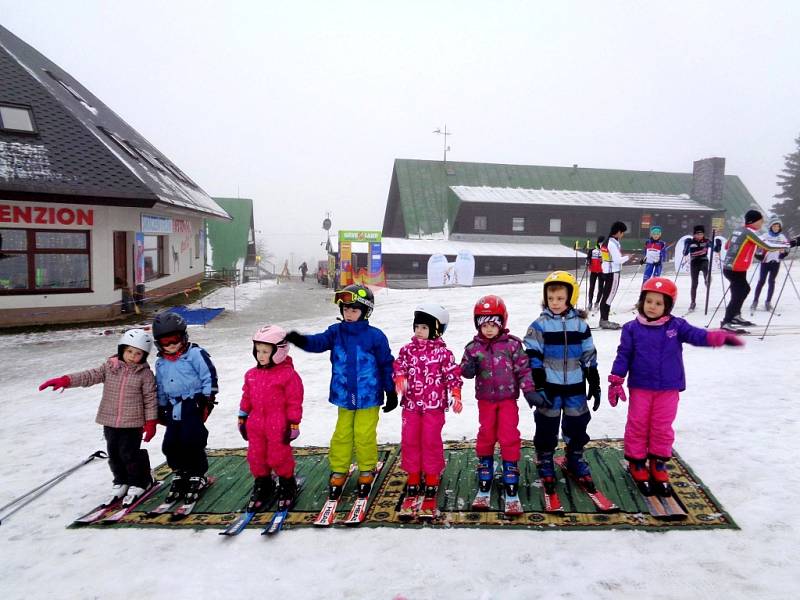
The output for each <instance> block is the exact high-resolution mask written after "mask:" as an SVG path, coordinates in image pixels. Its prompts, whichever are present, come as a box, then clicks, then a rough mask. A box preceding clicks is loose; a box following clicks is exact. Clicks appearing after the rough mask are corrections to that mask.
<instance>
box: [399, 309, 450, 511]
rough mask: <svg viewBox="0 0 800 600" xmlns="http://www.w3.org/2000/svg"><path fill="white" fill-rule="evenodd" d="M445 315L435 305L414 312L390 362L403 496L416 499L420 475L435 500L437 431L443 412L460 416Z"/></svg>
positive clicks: (440, 466) (439, 463) (439, 460)
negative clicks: (399, 410)
mask: <svg viewBox="0 0 800 600" xmlns="http://www.w3.org/2000/svg"><path fill="white" fill-rule="evenodd" d="M448 321H449V314H448V312H447V309H446V308H445V307H444V306H441V305H439V304H432V303H431V304H420V305H419V306H418V307H417V308H416V310H415V311H414V337H413V338H411V343H409V344H406V345H405V346H403V347H402V348H401V349H400V353H399V354H398V356H397V359H396V360H395V361H394V382H395V388H396V391H397V395H398V396H399V395H401V394H402V396H403V400H402V402H401V406H402V407H403V428H402V441H401V451H402V467H403V470H404V471H405V472H406V473H408V481H407V484H406V496H407V497H416V496H418V495H419V487H420V483H421V472H424V473H425V497H426V498H435V497H436V493H437V490H438V487H439V478H440V476H441V474H442V471H443V470H444V445H443V444H442V427H443V426H444V413H445V411H446V410H447V409H448V407H449V399H448V393H449V394H450V396H451V397H452V399H453V411H454V412H455V413H460V412H461V385H462V383H461V372H460V370H459V368H458V365H456V362H455V358H454V357H453V353H452V352H450V350H448V349H447V346H446V345H445V343H444V340H443V339H442V337H441V336H442V334H443V333H444V331H445V329H447V323H448Z"/></svg>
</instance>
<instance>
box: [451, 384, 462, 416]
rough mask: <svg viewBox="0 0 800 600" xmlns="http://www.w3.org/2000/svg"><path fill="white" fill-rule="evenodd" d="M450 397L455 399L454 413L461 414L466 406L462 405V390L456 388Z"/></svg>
mask: <svg viewBox="0 0 800 600" xmlns="http://www.w3.org/2000/svg"><path fill="white" fill-rule="evenodd" d="M450 395H451V396H452V397H453V412H454V413H456V414H459V413H460V412H461V409H462V408H464V405H463V404H461V388H455V389H454V390H453V391H452V392H450Z"/></svg>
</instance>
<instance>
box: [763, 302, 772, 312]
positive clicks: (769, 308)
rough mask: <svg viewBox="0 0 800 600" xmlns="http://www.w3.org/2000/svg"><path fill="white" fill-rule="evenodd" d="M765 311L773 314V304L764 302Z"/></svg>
mask: <svg viewBox="0 0 800 600" xmlns="http://www.w3.org/2000/svg"><path fill="white" fill-rule="evenodd" d="M764 310H765V311H767V312H772V302H770V301H769V300H767V301H766V302H764Z"/></svg>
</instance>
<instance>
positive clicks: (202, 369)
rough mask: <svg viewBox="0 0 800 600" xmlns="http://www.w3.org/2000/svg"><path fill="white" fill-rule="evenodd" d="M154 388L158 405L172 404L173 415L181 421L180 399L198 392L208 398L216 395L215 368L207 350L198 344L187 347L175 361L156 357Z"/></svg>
mask: <svg viewBox="0 0 800 600" xmlns="http://www.w3.org/2000/svg"><path fill="white" fill-rule="evenodd" d="M156 391H157V395H158V405H159V406H162V407H164V406H169V405H171V406H172V418H173V420H175V421H180V420H181V401H182V400H188V399H189V398H194V397H195V396H196V395H197V394H202V395H203V396H205V397H207V398H209V397H211V396H216V394H217V392H218V391H219V388H218V386H217V370H216V369H215V368H214V363H212V362H211V357H210V356H209V354H208V352H206V351H205V350H204V349H203V348H201V347H200V346H198V345H197V344H190V345H189V348H188V349H187V350H186V352H184V353H183V354H181V356H180V357H179V358H178V359H177V360H167V359H166V358H163V357H159V358H158V360H156Z"/></svg>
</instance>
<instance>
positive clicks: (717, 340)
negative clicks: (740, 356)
mask: <svg viewBox="0 0 800 600" xmlns="http://www.w3.org/2000/svg"><path fill="white" fill-rule="evenodd" d="M706 339H707V340H708V345H709V346H713V347H714V348H718V347H720V346H744V340H743V339H742V338H740V337H739V336H738V335H736V334H735V333H731V332H730V331H725V330H724V329H711V330H709V331H708V333H707V334H706Z"/></svg>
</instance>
